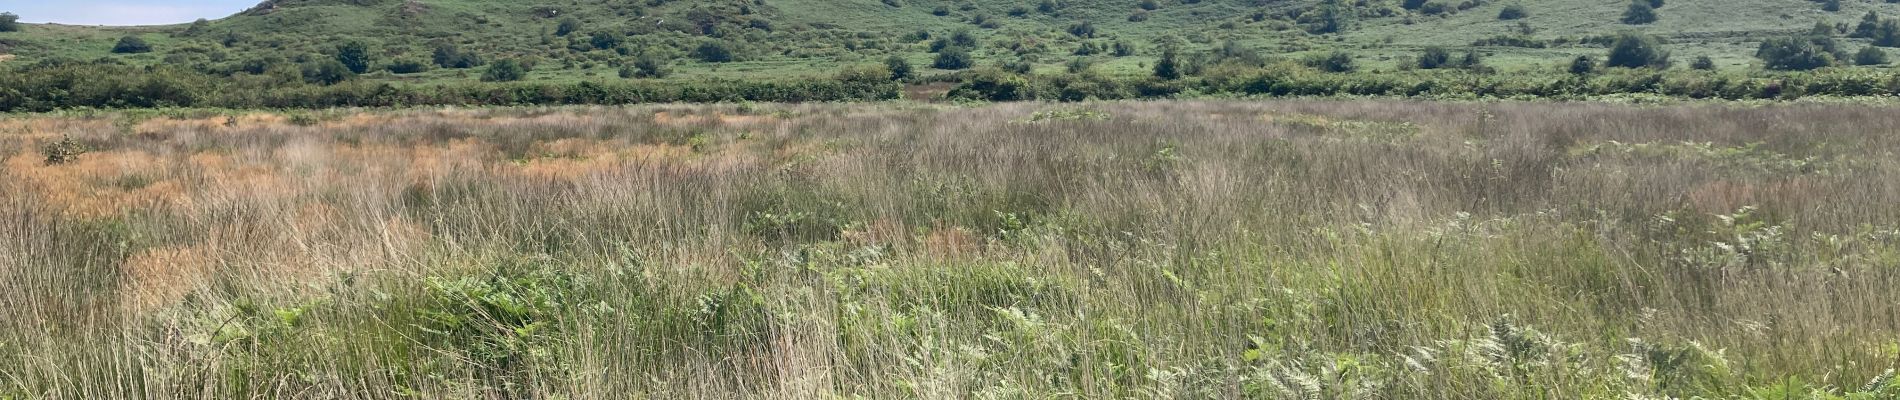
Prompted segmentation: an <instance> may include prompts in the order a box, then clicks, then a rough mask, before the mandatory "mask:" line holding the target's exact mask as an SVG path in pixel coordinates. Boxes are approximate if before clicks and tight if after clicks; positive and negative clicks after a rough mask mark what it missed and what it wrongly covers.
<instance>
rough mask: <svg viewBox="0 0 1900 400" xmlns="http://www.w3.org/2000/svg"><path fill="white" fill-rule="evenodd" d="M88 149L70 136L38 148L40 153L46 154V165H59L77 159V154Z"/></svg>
mask: <svg viewBox="0 0 1900 400" xmlns="http://www.w3.org/2000/svg"><path fill="white" fill-rule="evenodd" d="M87 151H90V150H89V149H87V148H86V145H85V144H83V143H79V141H78V140H73V137H72V136H67V137H64V138H61V139H60V140H59V141H57V142H53V143H48V144H47V145H46V147H41V148H40V154H41V155H44V156H46V165H59V164H65V163H69V162H73V161H77V160H79V155H81V154H86V152H87Z"/></svg>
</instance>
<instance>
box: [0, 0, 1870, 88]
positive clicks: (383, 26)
mask: <svg viewBox="0 0 1900 400" xmlns="http://www.w3.org/2000/svg"><path fill="white" fill-rule="evenodd" d="M1446 1H1447V0H1433V1H1432V2H1429V3H1423V4H1422V5H1419V4H1413V5H1418V7H1413V8H1416V9H1408V8H1407V7H1406V6H1407V4H1403V2H1402V1H1398V0H1394V1H1378V0H1360V1H1355V2H1351V3H1325V2H1320V1H1312V0H1289V1H1266V0H1152V1H1143V0H1068V1H1062V2H1050V3H1047V4H1042V3H1037V2H1012V1H1000V0H961V1H942V0H887V1H877V0H754V1H744V0H711V1H668V0H644V1H626V0H566V1H554V2H517V1H500V0H276V1H269V2H265V3H264V4H261V5H259V6H257V7H255V8H252V9H250V10H241V11H239V12H237V13H236V14H234V15H232V16H230V17H227V18H223V19H218V20H212V21H203V22H200V23H195V24H180V25H171V26H154V27H106V28H93V27H75V26H61V25H33V24H27V25H23V26H22V29H21V30H20V31H18V32H9V33H0V52H4V53H6V54H10V55H12V56H13V57H12V59H11V60H10V61H8V62H9V63H15V64H18V63H33V62H38V61H40V60H48V59H73V60H84V61H90V60H95V59H99V58H111V59H115V60H119V61H121V62H124V63H130V64H134V65H149V64H166V65H174V66H192V67H195V68H198V69H200V70H206V71H222V72H226V73H229V72H235V71H244V70H249V71H251V72H263V71H264V70H267V69H268V67H269V65H271V64H289V63H298V62H303V61H308V60H313V59H322V58H327V57H330V56H331V55H332V54H334V53H335V52H336V51H337V50H336V46H337V45H338V44H339V43H344V42H349V41H358V42H362V43H364V44H366V45H367V47H368V49H369V54H370V57H369V58H370V60H369V61H370V62H371V63H373V65H374V68H372V70H383V69H386V68H384V67H386V66H388V65H390V64H396V63H399V62H404V61H407V62H411V63H418V64H425V65H426V64H432V62H431V61H433V60H432V55H433V54H432V53H434V51H435V49H436V48H438V47H444V46H447V45H452V47H454V48H455V49H456V50H457V51H461V52H466V53H468V54H473V55H476V56H478V57H479V58H482V59H484V60H496V59H504V58H508V59H523V60H528V61H529V62H532V63H534V65H535V67H534V68H533V69H532V70H533V72H532V74H531V75H530V76H529V79H530V80H546V81H571V80H580V79H590V78H591V77H611V76H614V75H615V74H616V72H617V71H618V70H619V69H620V68H619V67H620V66H622V65H624V64H626V63H628V62H630V60H632V59H635V58H637V57H641V56H646V57H648V58H651V59H657V60H665V61H666V63H667V64H668V65H669V66H670V69H671V70H672V71H673V72H674V74H673V75H672V76H673V77H678V78H696V77H733V78H759V77H787V76H799V75H828V74H831V73H833V72H835V71H834V70H835V68H834V67H835V66H837V65H841V64H852V63H868V62H875V61H879V60H882V59H883V58H885V57H888V56H889V55H893V54H895V55H900V56H903V57H905V58H907V59H909V60H910V61H911V62H913V63H916V64H918V65H919V66H928V65H929V64H930V62H929V61H930V58H931V55H930V53H929V50H930V47H931V46H930V45H929V43H930V41H931V40H932V38H941V37H945V36H948V35H950V34H952V33H954V32H957V31H959V30H968V31H969V32H970V33H971V34H972V35H974V36H975V37H977V38H979V39H980V44H979V46H977V47H978V49H977V50H976V51H975V52H974V55H975V57H976V58H977V60H979V62H984V63H989V62H1017V63H1028V64H1033V65H1036V66H1037V68H1040V69H1053V68H1060V67H1061V66H1062V65H1063V64H1064V63H1066V62H1069V61H1070V60H1071V59H1074V58H1076V56H1075V55H1074V54H1075V53H1076V49H1077V48H1078V47H1081V46H1083V45H1084V43H1094V44H1096V45H1098V46H1100V47H1102V48H1104V49H1106V48H1108V47H1109V46H1111V45H1112V44H1113V43H1116V42H1121V43H1124V44H1125V45H1128V46H1132V47H1133V49H1134V52H1133V53H1132V54H1126V55H1122V56H1116V55H1111V54H1102V53H1098V54H1096V55H1091V57H1090V58H1091V59H1093V60H1094V62H1095V63H1096V65H1098V68H1101V69H1102V70H1104V71H1111V72H1121V73H1125V74H1133V73H1138V72H1140V71H1145V67H1146V66H1147V65H1149V64H1150V63H1152V62H1153V60H1154V57H1155V56H1156V55H1157V53H1158V51H1157V50H1156V49H1157V48H1158V47H1159V46H1160V44H1161V43H1176V44H1178V45H1181V46H1184V47H1185V48H1189V49H1208V48H1215V47H1217V46H1220V45H1222V44H1225V43H1227V42H1229V41H1232V42H1234V43H1236V44H1237V45H1239V46H1241V47H1243V48H1245V49H1248V50H1251V51H1255V52H1258V53H1260V54H1264V55H1266V56H1267V57H1278V56H1285V57H1297V56H1300V55H1303V54H1306V53H1317V52H1323V51H1333V50H1344V51H1348V52H1350V53H1351V54H1353V55H1354V56H1356V57H1358V58H1359V60H1360V61H1359V62H1360V64H1361V65H1362V66H1365V67H1370V68H1379V69H1388V68H1392V67H1395V66H1398V65H1400V64H1402V63H1409V61H1410V59H1411V57H1413V56H1414V55H1415V54H1417V53H1418V52H1419V51H1420V50H1421V49H1423V48H1425V47H1427V46H1443V47H1448V48H1452V49H1454V50H1462V49H1463V48H1468V47H1476V48H1479V49H1480V50H1481V51H1482V52H1483V54H1485V55H1486V56H1488V63H1489V64H1491V65H1493V66H1495V67H1497V68H1499V69H1503V70H1512V69H1523V68H1550V66H1554V65H1560V64H1563V63H1565V62H1567V61H1568V59H1569V58H1571V57H1574V56H1576V55H1582V54H1591V55H1600V54H1602V53H1603V51H1604V50H1603V48H1604V43H1602V42H1600V41H1590V40H1587V39H1590V38H1593V37H1603V36H1606V35H1611V34H1614V33H1617V32H1620V31H1626V30H1636V31H1642V32H1647V33H1652V34H1655V35H1657V36H1658V37H1660V38H1662V39H1664V40H1665V41H1666V42H1667V43H1669V45H1668V48H1669V49H1670V50H1671V51H1673V52H1675V54H1676V58H1675V59H1676V60H1678V63H1681V62H1683V61H1686V60H1688V59H1690V58H1691V57H1698V56H1708V57H1710V58H1712V59H1714V60H1716V61H1718V65H1719V66H1720V67H1722V68H1724V69H1744V68H1750V67H1751V64H1754V63H1756V62H1755V60H1754V59H1753V57H1752V56H1753V54H1754V52H1755V49H1756V46H1758V43H1759V41H1761V40H1762V39H1764V38H1767V37H1774V36H1778V35H1783V34H1787V33H1790V32H1800V31H1804V30H1807V29H1809V28H1810V27H1812V26H1813V25H1815V24H1816V22H1828V23H1831V24H1837V25H1838V26H1839V27H1840V28H1842V30H1846V29H1852V27H1853V24H1854V23H1855V22H1856V21H1858V20H1859V19H1860V17H1861V16H1862V15H1864V14H1865V13H1867V12H1868V11H1873V12H1876V13H1879V14H1882V15H1896V16H1900V4H1890V3H1875V2H1847V3H1841V4H1840V5H1839V10H1838V11H1832V12H1830V11H1824V10H1823V9H1824V4H1823V3H1816V2H1810V1H1807V0H1672V1H1669V2H1668V3H1667V4H1664V5H1663V6H1662V7H1660V8H1657V9H1656V14H1657V16H1658V20H1657V21H1656V22H1653V23H1649V24H1644V25H1630V24H1625V23H1622V22H1620V21H1619V19H1620V16H1621V14H1622V13H1623V12H1624V10H1625V9H1626V8H1627V7H1628V3H1625V2H1622V1H1617V0H1591V1H1558V0H1462V2H1446ZM1507 6H1518V7H1521V9H1522V10H1524V11H1527V12H1528V14H1529V15H1528V17H1526V18H1523V19H1518V20H1510V21H1506V20H1500V19H1499V18H1498V15H1499V12H1500V11H1501V10H1502V9H1504V8H1505V7H1507ZM1148 8H1152V10H1148ZM1328 10H1337V11H1334V13H1335V15H1336V17H1335V18H1333V19H1330V21H1332V22H1334V23H1336V24H1337V26H1338V31H1337V32H1336V33H1324V32H1320V31H1324V30H1325V29H1323V28H1321V27H1322V26H1323V23H1324V22H1326V21H1328V19H1326V18H1323V17H1322V16H1324V15H1326V14H1327V11H1328ZM940 14H941V15H940ZM1084 21H1086V22H1087V23H1088V25H1089V28H1092V30H1093V32H1094V33H1093V34H1092V35H1088V34H1086V33H1087V32H1086V30H1081V31H1080V33H1085V35H1080V36H1079V35H1076V34H1075V33H1077V32H1071V31H1072V30H1076V29H1072V28H1076V27H1077V25H1078V23H1080V22H1084ZM564 22H567V23H568V26H569V28H572V30H573V31H572V32H565V31H564V30H563V29H562V28H561V27H562V25H563V23H564ZM1526 32H1528V34H1525V33H1526ZM127 35H134V36H138V37H140V38H142V39H144V40H145V41H146V42H148V43H149V44H150V45H151V46H152V48H153V51H151V52H149V53H139V54H114V53H112V52H111V51H110V50H111V49H112V48H113V46H114V44H115V43H116V42H117V41H118V40H120V38H121V37H123V36H127ZM596 36H605V37H606V38H603V39H602V40H600V41H598V43H597V41H596V40H595V39H596ZM1084 36H1089V37H1084ZM1488 38H1519V39H1523V42H1528V43H1534V45H1530V46H1532V47H1522V46H1526V45H1522V44H1520V45H1519V47H1506V46H1474V44H1478V43H1479V42H1480V41H1482V40H1485V39H1488ZM707 43H714V44H716V46H717V47H719V48H721V49H724V50H727V51H730V54H731V60H730V61H729V62H726V61H724V60H719V61H722V62H707V61H705V60H704V59H707V58H708V57H699V56H700V55H701V54H699V53H700V52H699V50H700V49H701V47H703V46H705V45H706V44H707ZM1844 43H1849V44H1848V46H1847V47H1849V48H1851V49H1857V48H1859V47H1861V46H1864V45H1865V43H1867V42H1866V41H1865V40H1861V39H1849V40H1848V41H1846V42H1844ZM1104 53H1106V52H1104ZM479 74H480V73H479V72H478V71H474V70H469V69H456V68H440V67H433V68H430V70H429V71H427V72H421V73H413V74H400V75H398V74H392V73H388V72H372V73H370V74H367V75H366V76H365V77H366V78H367V79H387V80H407V81H442V80H474V79H477V78H478V76H479Z"/></svg>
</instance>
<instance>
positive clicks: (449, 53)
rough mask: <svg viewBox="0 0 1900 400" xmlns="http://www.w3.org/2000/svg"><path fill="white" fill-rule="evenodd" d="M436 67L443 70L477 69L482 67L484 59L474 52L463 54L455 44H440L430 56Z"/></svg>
mask: <svg viewBox="0 0 1900 400" xmlns="http://www.w3.org/2000/svg"><path fill="white" fill-rule="evenodd" d="M430 60H431V61H434V62H435V66H438V67H442V68H456V69H462V68H475V67H480V66H482V57H481V56H479V55H476V54H475V53H472V52H463V51H462V50H461V49H459V48H456V47H455V44H453V43H438V44H436V45H435V51H434V53H433V54H431V55H430Z"/></svg>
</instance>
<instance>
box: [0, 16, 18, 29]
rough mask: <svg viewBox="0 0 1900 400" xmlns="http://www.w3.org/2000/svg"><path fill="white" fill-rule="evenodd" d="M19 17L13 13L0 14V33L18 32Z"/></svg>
mask: <svg viewBox="0 0 1900 400" xmlns="http://www.w3.org/2000/svg"><path fill="white" fill-rule="evenodd" d="M19 31H20V16H19V15H18V14H14V13H10V12H8V13H0V32H19Z"/></svg>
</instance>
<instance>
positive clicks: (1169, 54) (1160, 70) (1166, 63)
mask: <svg viewBox="0 0 1900 400" xmlns="http://www.w3.org/2000/svg"><path fill="white" fill-rule="evenodd" d="M1180 58H1181V57H1180V56H1178V55H1176V54H1175V53H1174V49H1168V50H1166V51H1163V52H1162V53H1161V59H1160V60H1157V61H1155V69H1154V76H1155V77H1156V78H1161V79H1163V80H1170V81H1171V80H1175V79H1181V65H1180V64H1181V60H1180Z"/></svg>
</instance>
